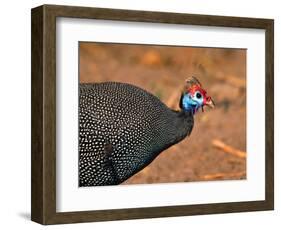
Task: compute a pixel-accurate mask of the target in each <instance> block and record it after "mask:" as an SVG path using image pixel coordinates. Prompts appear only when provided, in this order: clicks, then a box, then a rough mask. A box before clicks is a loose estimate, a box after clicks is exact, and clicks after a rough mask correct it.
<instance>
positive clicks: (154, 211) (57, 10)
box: [31, 5, 274, 224]
mask: <svg viewBox="0 0 281 230" xmlns="http://www.w3.org/2000/svg"><path fill="white" fill-rule="evenodd" d="M57 17H72V18H88V19H104V20H121V21H136V22H149V23H156V22H157V23H172V24H188V25H204V26H222V27H239V28H256V29H264V30H265V32H266V33H265V34H266V35H265V36H266V41H265V42H266V56H265V62H266V72H265V76H266V86H265V87H266V140H265V141H266V161H265V164H266V165H265V166H266V186H265V194H266V199H265V200H264V201H249V202H233V203H216V204H198V205H183V206H168V207H149V208H131V209H118V210H102V211H79V212H62V213H58V212H56V18H57ZM31 33H32V49H31V51H32V157H31V161H32V162H31V163H32V167H31V173H32V177H31V181H32V183H31V184H32V185H31V193H32V194H31V219H32V220H33V221H36V222H38V223H41V224H60V223H75V222H88V221H108V220H124V219H138V218H154V217H169V216H185V215H197V214H213V213H230V212H243V211H258V210H272V209H273V208H274V168H273V167H274V97H273V95H274V79H273V78H274V77H273V69H274V66H273V65H274V63H273V60H274V50H273V48H274V43H273V40H274V38H273V37H274V21H273V20H271V19H256V18H240V17H223V16H209V15H194V14H179V13H162V12H147V11H129V10H116V9H102V8H88V7H73V6H56V5H43V6H39V7H37V8H34V9H32V32H31Z"/></svg>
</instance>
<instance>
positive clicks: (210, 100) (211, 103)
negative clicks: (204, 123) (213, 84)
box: [205, 98, 215, 109]
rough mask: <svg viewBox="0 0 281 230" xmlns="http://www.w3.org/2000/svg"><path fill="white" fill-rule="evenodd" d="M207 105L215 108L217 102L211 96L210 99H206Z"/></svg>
mask: <svg viewBox="0 0 281 230" xmlns="http://www.w3.org/2000/svg"><path fill="white" fill-rule="evenodd" d="M205 105H207V106H209V107H211V108H212V109H213V108H215V103H214V101H213V100H212V98H210V99H209V100H208V101H206V103H205Z"/></svg>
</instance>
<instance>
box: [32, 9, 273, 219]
mask: <svg viewBox="0 0 281 230" xmlns="http://www.w3.org/2000/svg"><path fill="white" fill-rule="evenodd" d="M31 15H32V20H31V21H32V159H31V160H32V162H31V163H32V169H31V171H32V178H31V179H32V189H31V192H32V199H31V200H32V204H31V219H32V220H33V221H36V222H38V223H41V224H61V223H76V222H90V221H109V220H124V219H138V218H154V217H170V216H185V215H199V214H214V213H229V212H243V211H259V210H272V209H273V208H274V147H273V146H274V99H273V98H274V97H273V95H274V78H273V69H274V68H273V63H274V62H273V60H274V59H273V57H274V53H273V52H274V51H273V47H274V43H273V37H274V36H273V33H274V30H273V29H274V21H273V20H271V19H258V18H240V17H225V16H210V15H194V14H179V13H163V12H147V11H130V10H116V9H102V8H88V7H73V6H57V5H43V6H39V7H37V8H34V9H32V14H31Z"/></svg>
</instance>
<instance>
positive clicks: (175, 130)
mask: <svg viewBox="0 0 281 230" xmlns="http://www.w3.org/2000/svg"><path fill="white" fill-rule="evenodd" d="M179 105H180V110H179V111H175V110H171V109H170V108H168V107H167V106H166V105H165V104H164V103H162V102H161V101H160V100H159V99H158V98H157V97H155V96H154V95H152V94H151V93H149V92H147V91H145V90H143V89H141V88H139V87H136V86H133V85H130V84H125V83H117V82H107V83H93V84H80V93H79V186H80V187H82V186H98V185H116V184H120V183H122V182H123V181H125V180H127V179H128V178H129V177H131V176H132V175H134V174H136V173H137V172H139V171H140V170H141V169H143V168H144V167H146V166H147V165H148V164H150V163H151V162H152V161H153V160H154V159H155V158H156V157H157V156H158V155H159V154H160V153H161V152H162V151H163V150H165V149H167V148H169V147H170V146H172V145H174V144H176V143H178V142H180V141H181V140H183V139H184V138H185V137H186V136H189V135H190V133H191V131H192V128H193V124H194V120H193V115H194V114H195V112H197V111H198V110H199V109H200V108H202V110H203V107H204V106H205V105H209V106H211V107H213V105H214V104H213V101H212V99H211V98H210V97H209V96H207V93H206V91H205V90H204V89H203V88H202V86H201V84H200V83H199V81H198V80H197V79H196V78H195V77H192V78H189V79H188V80H187V81H186V86H185V87H184V91H183V93H182V96H181V98H180V101H179Z"/></svg>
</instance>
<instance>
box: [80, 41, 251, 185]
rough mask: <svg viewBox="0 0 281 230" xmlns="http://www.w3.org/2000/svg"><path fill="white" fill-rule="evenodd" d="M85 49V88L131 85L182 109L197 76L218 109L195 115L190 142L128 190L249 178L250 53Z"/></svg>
mask: <svg viewBox="0 0 281 230" xmlns="http://www.w3.org/2000/svg"><path fill="white" fill-rule="evenodd" d="M79 46H80V47H79V51H80V82H105V81H118V82H127V83H131V84H134V85H137V86H139V87H141V88H144V89H146V90H147V91H150V92H152V93H153V94H154V95H156V96H157V97H159V98H160V99H161V100H162V101H163V102H164V103H165V104H167V105H168V106H169V107H171V108H173V109H178V101H179V97H180V94H181V91H182V89H183V86H184V81H185V79H186V78H188V77H190V76H195V77H197V78H198V79H199V80H200V82H201V83H202V85H203V87H204V88H205V89H206V90H207V93H208V95H209V96H211V97H212V98H213V100H214V101H215V104H216V108H215V109H213V110H209V109H208V108H206V109H205V112H201V111H199V112H198V113H197V114H196V115H195V125H194V128H193V131H192V133H191V136H190V137H188V138H186V139H185V140H183V141H182V142H180V143H178V144H176V145H174V146H172V147H171V148H169V149H168V150H166V151H164V152H162V153H161V154H160V155H159V156H158V157H157V158H156V159H155V160H154V161H153V162H152V163H151V164H150V165H149V166H147V167H146V168H144V169H143V170H142V171H140V172H139V173H137V174H136V175H134V176H133V177H131V178H130V179H128V180H127V181H125V182H124V184H136V183H138V184H146V183H166V182H188V181H205V180H226V179H245V178H246V157H245V154H246V50H243V49H216V48H192V47H172V46H170V47H169V46H143V45H120V44H102V43H80V44H79ZM216 143H219V145H223V146H221V147H217V146H216Z"/></svg>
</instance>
